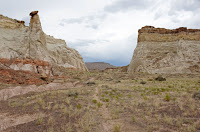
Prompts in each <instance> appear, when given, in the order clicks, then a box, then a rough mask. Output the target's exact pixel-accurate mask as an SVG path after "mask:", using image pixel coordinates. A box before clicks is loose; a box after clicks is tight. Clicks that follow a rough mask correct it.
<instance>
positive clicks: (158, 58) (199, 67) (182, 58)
mask: <svg viewBox="0 0 200 132" xmlns="http://www.w3.org/2000/svg"><path fill="white" fill-rule="evenodd" d="M138 32H139V35H138V44H137V47H136V49H135V51H134V54H133V58H132V60H131V63H130V65H129V68H128V72H145V73H166V74H176V73H181V74H182V73H199V72H200V29H187V28H185V27H181V28H178V29H174V30H169V29H164V28H154V27H152V26H146V27H143V28H142V29H140V30H139V31H138Z"/></svg>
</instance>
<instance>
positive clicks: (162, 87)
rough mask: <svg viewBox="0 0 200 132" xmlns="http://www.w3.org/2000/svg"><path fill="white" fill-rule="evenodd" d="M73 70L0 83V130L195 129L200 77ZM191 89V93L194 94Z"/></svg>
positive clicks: (115, 131)
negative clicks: (35, 80) (43, 79)
mask: <svg viewBox="0 0 200 132" xmlns="http://www.w3.org/2000/svg"><path fill="white" fill-rule="evenodd" d="M157 76H158V75H147V74H137V75H129V74H128V73H120V72H116V73H115V72H112V73H108V72H107V73H106V72H90V73H82V72H75V71H74V72H73V71H71V73H67V74H66V76H65V77H61V78H54V80H52V82H49V83H48V84H45V83H43V84H38V85H18V86H14V85H11V84H9V85H6V84H4V83H1V84H0V132H198V131H200V93H198V92H199V91H200V76H199V75H176V76H175V75H174V76H172V75H163V76H164V77H165V78H166V81H156V80H155V79H154V78H155V77H157ZM195 93H196V94H195Z"/></svg>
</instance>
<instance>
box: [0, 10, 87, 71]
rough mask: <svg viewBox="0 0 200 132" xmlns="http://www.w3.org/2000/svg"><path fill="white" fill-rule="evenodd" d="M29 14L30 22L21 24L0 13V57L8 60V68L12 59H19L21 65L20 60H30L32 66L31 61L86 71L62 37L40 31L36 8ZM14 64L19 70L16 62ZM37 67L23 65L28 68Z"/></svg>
mask: <svg viewBox="0 0 200 132" xmlns="http://www.w3.org/2000/svg"><path fill="white" fill-rule="evenodd" d="M30 16H31V20H30V24H29V26H25V25H24V21H19V20H13V19H11V18H8V17H5V16H3V15H0V58H1V59H4V60H7V62H9V63H10V64H9V68H13V66H11V65H12V64H16V63H15V60H18V63H17V64H19V62H21V63H20V65H21V67H22V65H24V62H26V64H27V63H28V62H31V63H30V64H31V65H32V64H33V63H32V62H34V61H41V62H44V63H48V65H47V66H50V67H49V69H55V68H54V67H59V66H60V67H65V68H73V69H77V70H81V71H88V70H87V67H86V66H85V63H84V61H83V58H82V57H81V55H80V54H79V53H78V51H76V50H75V49H72V48H69V47H68V46H67V45H66V42H65V41H64V40H61V39H55V38H54V37H52V36H49V35H46V34H45V33H44V32H43V30H42V26H41V22H40V18H39V15H38V11H34V12H31V13H30ZM19 60H20V61H19ZM26 60H27V61H26ZM1 62H4V61H1ZM11 63H12V64H11ZM5 65H6V66H8V64H5ZM32 66H33V67H35V66H36V67H37V68H38V67H40V65H32ZM14 67H15V69H21V70H23V69H22V68H20V66H19V67H18V65H15V66H14ZM17 67H18V68H17ZM23 67H24V66H23ZM37 68H26V67H24V69H26V70H28V69H29V70H30V71H31V69H37ZM46 69H47V68H46ZM35 71H37V70H35Z"/></svg>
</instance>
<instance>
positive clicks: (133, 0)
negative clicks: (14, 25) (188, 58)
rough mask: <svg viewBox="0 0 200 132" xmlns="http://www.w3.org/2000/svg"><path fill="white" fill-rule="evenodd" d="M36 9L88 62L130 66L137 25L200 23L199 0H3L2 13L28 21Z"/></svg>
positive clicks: (56, 34) (47, 25)
mask: <svg viewBox="0 0 200 132" xmlns="http://www.w3.org/2000/svg"><path fill="white" fill-rule="evenodd" d="M34 10H38V11H39V15H40V19H41V22H42V27H43V30H44V32H45V33H46V34H48V35H52V36H54V37H56V38H61V39H64V40H65V41H66V42H67V45H68V46H69V47H72V48H75V49H76V50H78V51H79V52H80V54H81V55H82V56H83V58H84V61H85V62H99V61H101V62H108V63H111V64H113V65H118V66H123V65H128V64H129V63H130V61H131V58H132V55H133V51H134V49H135V47H136V45H137V36H138V29H140V28H141V27H143V26H146V25H152V26H155V27H162V28H169V29H173V28H178V27H188V28H200V0H0V14H2V15H5V16H8V17H11V18H14V19H18V20H24V21H25V22H26V24H27V25H28V24H29V19H30V17H29V13H30V12H31V11H34Z"/></svg>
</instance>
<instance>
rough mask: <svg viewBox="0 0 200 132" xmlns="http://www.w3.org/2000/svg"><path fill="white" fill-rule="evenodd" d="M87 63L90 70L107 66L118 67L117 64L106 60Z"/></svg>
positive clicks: (102, 68)
mask: <svg viewBox="0 0 200 132" xmlns="http://www.w3.org/2000/svg"><path fill="white" fill-rule="evenodd" d="M85 64H86V67H87V68H88V69H89V70H105V69H106V68H116V66H113V65H110V64H109V63H105V62H86V63H85Z"/></svg>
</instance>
